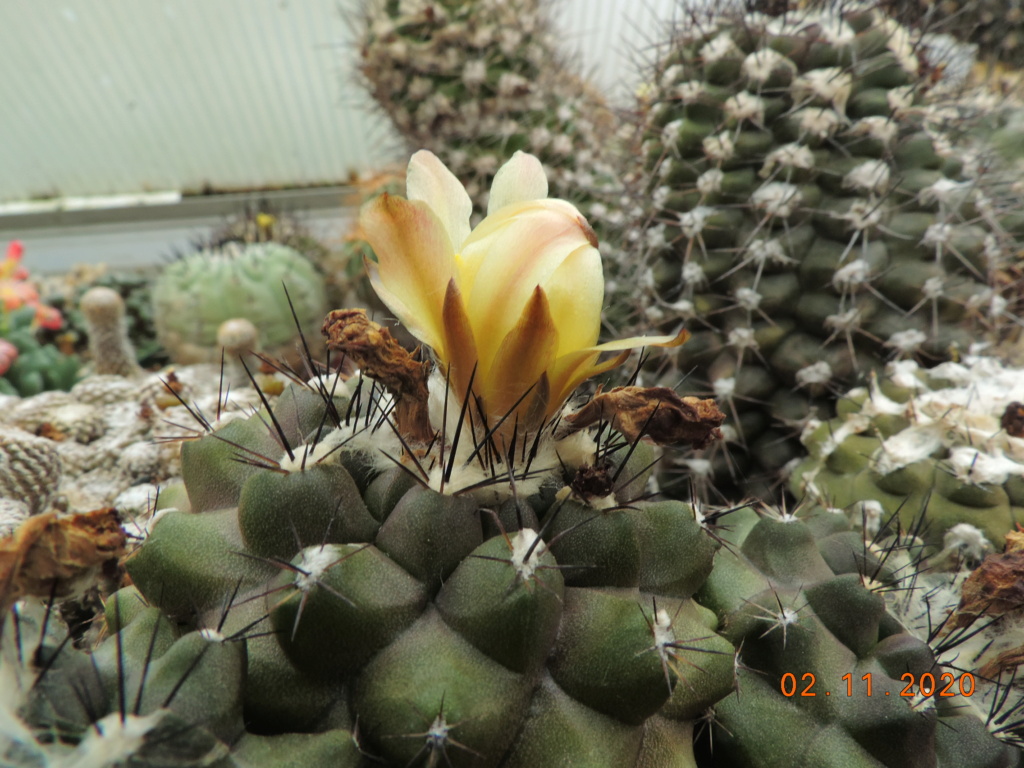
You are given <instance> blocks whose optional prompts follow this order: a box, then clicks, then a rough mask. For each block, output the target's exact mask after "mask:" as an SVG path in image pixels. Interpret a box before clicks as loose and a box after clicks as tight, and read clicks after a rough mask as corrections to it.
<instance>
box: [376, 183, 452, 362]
mask: <svg viewBox="0 0 1024 768" xmlns="http://www.w3.org/2000/svg"><path fill="white" fill-rule="evenodd" d="M359 223H360V226H361V227H362V228H363V230H364V232H365V234H366V240H367V242H368V243H369V244H370V246H371V247H372V248H373V250H374V253H376V254H377V267H376V271H375V273H372V274H371V280H372V281H373V284H374V288H375V289H378V290H377V295H378V296H380V298H381V301H383V302H384V303H385V304H386V305H387V306H388V308H389V309H390V310H391V311H392V312H394V313H395V315H396V316H397V317H398V319H399V320H401V321H402V324H403V325H404V326H405V327H406V328H407V329H408V330H409V332H410V333H412V334H413V335H414V336H415V337H416V338H418V339H419V340H420V341H422V342H423V343H424V344H427V345H428V346H431V347H434V348H437V347H439V346H441V345H442V343H443V340H444V322H443V319H442V317H441V308H442V305H443V303H444V295H445V291H446V290H447V287H448V282H449V281H450V280H451V279H452V277H453V273H454V269H455V256H454V254H453V252H452V245H451V241H450V240H449V239H448V234H447V232H445V229H444V227H443V226H442V225H441V222H440V221H439V220H438V218H437V216H435V215H434V213H433V211H432V210H431V209H430V208H429V207H427V205H426V204H425V203H422V202H412V201H409V200H405V199H404V198H401V197H393V196H391V195H386V194H385V195H381V196H380V197H378V198H376V199H375V200H371V201H370V202H369V203H367V204H366V205H365V206H363V209H362V211H361V212H360V216H359Z"/></svg>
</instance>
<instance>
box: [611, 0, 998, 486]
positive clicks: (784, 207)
mask: <svg viewBox="0 0 1024 768" xmlns="http://www.w3.org/2000/svg"><path fill="white" fill-rule="evenodd" d="M913 45H914V43H913V38H912V36H911V35H910V33H909V32H908V31H907V30H905V29H904V28H902V27H900V26H899V25H898V24H896V23H895V22H893V21H892V20H889V19H886V18H885V17H884V16H882V15H881V14H880V13H879V12H877V11H872V10H856V9H846V8H842V9H834V10H820V11H793V12H791V13H789V14H787V15H785V16H782V17H778V18H774V19H773V18H770V17H767V16H759V15H750V16H730V15H728V14H726V15H725V17H723V18H719V19H717V20H712V21H705V22H699V21H698V22H694V23H693V24H691V25H689V26H688V27H686V28H685V29H681V30H676V31H675V33H674V36H673V37H672V39H671V40H669V41H668V42H667V44H666V46H665V47H664V48H662V49H661V51H662V55H661V56H660V57H659V59H658V61H657V62H656V63H655V65H654V67H653V68H652V70H651V73H650V82H649V84H648V85H647V86H646V87H645V88H644V89H643V90H642V91H641V94H642V99H643V102H642V104H643V108H644V122H643V124H642V126H641V129H642V133H643V138H644V145H643V146H644V152H643V157H644V161H645V163H646V172H645V173H646V176H645V179H646V180H645V186H644V188H643V189H642V194H644V195H645V196H647V197H649V199H650V200H651V201H652V204H653V205H652V209H653V214H652V215H651V216H650V217H649V218H648V219H647V220H646V221H645V222H644V224H643V226H642V227H641V228H640V229H639V230H638V231H637V232H636V233H635V234H636V239H637V240H638V242H640V243H641V244H642V246H643V249H644V252H645V254H646V258H645V259H644V260H642V262H641V264H642V265H641V267H640V271H639V272H638V273H637V274H636V275H635V276H634V278H633V279H632V280H629V281H620V282H619V283H618V285H620V286H621V289H622V291H623V292H625V291H629V292H630V294H631V297H630V298H628V299H627V298H625V296H624V297H623V299H622V300H621V301H620V302H618V303H619V304H621V305H627V304H629V303H632V305H633V306H637V299H636V297H635V286H636V284H637V283H638V282H639V284H640V285H641V286H644V285H646V289H647V292H646V294H645V296H644V298H643V299H642V300H641V301H642V302H643V303H642V304H640V307H641V309H642V312H643V314H644V315H645V317H644V318H643V320H642V321H641V322H647V323H649V322H652V321H653V322H660V323H663V327H666V328H667V327H670V326H673V325H674V324H677V323H678V322H679V321H680V320H686V321H688V325H689V327H690V328H691V330H692V331H693V339H692V340H691V342H690V343H689V344H688V345H687V346H686V347H685V349H684V350H682V351H681V353H680V359H679V363H678V366H679V370H683V371H690V370H691V369H693V368H694V367H695V369H696V370H695V371H694V372H693V375H695V376H696V377H698V379H699V380H703V381H704V382H706V383H707V386H708V387H709V389H710V390H711V391H712V392H714V393H715V394H716V395H718V397H719V398H721V399H724V400H725V401H726V402H727V403H728V405H729V406H730V408H731V411H732V415H733V416H734V417H735V418H734V420H733V423H732V428H733V429H734V430H735V432H734V433H733V435H732V438H733V440H735V441H736V442H737V443H738V444H742V445H744V446H745V447H746V448H747V449H748V450H749V452H750V454H752V456H753V459H754V464H753V466H757V465H760V467H761V469H762V470H764V469H770V470H775V469H778V468H779V467H781V466H782V465H784V464H785V463H786V462H788V461H790V460H791V459H793V458H794V457H795V456H796V455H797V451H798V447H797V446H796V441H795V440H794V439H793V435H794V434H795V426H794V425H795V424H798V423H799V422H800V421H801V420H802V419H804V418H806V417H807V416H808V414H809V413H813V412H815V410H816V409H817V410H818V411H819V412H820V413H821V414H822V415H826V414H827V413H828V412H829V408H830V403H831V401H832V398H834V394H833V393H834V391H836V389H837V388H841V387H843V386H848V385H849V384H850V383H851V382H853V381H855V380H857V379H858V378H860V377H862V376H864V375H866V374H867V372H868V371H870V370H872V369H875V368H877V367H879V366H880V365H881V361H884V360H885V359H891V358H894V357H895V358H914V357H917V356H923V357H928V358H931V359H934V358H936V357H939V358H944V357H946V356H947V355H948V354H949V350H950V349H960V350H966V349H967V348H968V347H969V345H970V344H971V343H972V342H974V341H977V340H978V339H979V338H980V337H982V336H983V335H984V334H985V333H987V332H989V331H992V330H993V329H999V328H1003V327H1005V326H1007V325H1009V323H1008V320H1009V318H1008V317H1007V315H1006V313H1005V312H1004V310H1005V308H1006V302H1005V301H1004V300H1003V299H1002V298H1001V297H1000V296H998V295H996V293H995V291H994V290H993V288H992V287H990V286H993V285H996V284H997V283H996V278H995V275H996V272H997V271H998V269H999V267H1000V265H1002V264H1003V263H1005V262H1008V260H1009V257H1010V255H1011V254H1012V252H1013V246H1012V240H1011V239H1010V238H1009V236H1008V235H1007V233H1006V231H1005V230H1004V228H1003V227H1002V226H1001V225H1000V224H999V223H998V222H997V221H995V220H993V219H992V218H991V217H987V216H986V215H985V213H984V211H982V210H980V209H979V206H981V199H980V197H979V196H978V195H976V190H975V188H974V186H973V183H972V182H971V181H970V180H969V179H966V178H964V177H963V176H961V175H957V173H956V170H955V168H954V167H953V165H954V164H953V163H951V162H950V160H951V159H953V157H955V150H952V156H951V151H950V149H949V142H948V141H947V140H945V139H944V138H942V137H939V136H936V135H934V133H933V129H932V127H931V126H930V125H929V123H928V120H927V119H926V117H925V113H926V112H927V110H926V109H924V108H923V106H922V98H923V97H922V93H923V88H924V83H923V80H922V79H921V77H922V76H921V73H920V71H919V62H918V60H917V57H916V55H915V53H914V48H913ZM982 207H983V206H982ZM654 364H657V361H655V362H653V363H652V365H654ZM660 365H662V366H666V365H668V363H665V362H661V363H660ZM674 375H675V374H674V373H673V376H674ZM723 409H724V410H726V411H727V413H728V412H729V411H728V410H727V409H725V408H724V407H723ZM731 459H732V461H733V462H734V464H733V472H734V475H735V476H739V477H742V476H744V475H745V474H751V468H750V465H749V464H748V463H746V462H747V461H748V459H747V458H745V457H744V456H743V455H742V452H740V453H739V454H737V455H736V456H733V457H731ZM718 469H719V470H720V472H719V479H720V483H719V484H720V485H723V484H724V480H725V477H727V475H726V474H725V471H724V466H722V467H719V468H718ZM755 474H756V473H755Z"/></svg>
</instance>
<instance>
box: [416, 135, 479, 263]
mask: <svg viewBox="0 0 1024 768" xmlns="http://www.w3.org/2000/svg"><path fill="white" fill-rule="evenodd" d="M405 190H406V194H407V195H408V197H409V199H410V200H422V201H423V202H424V203H426V204H427V205H429V206H430V209H431V210H432V211H433V212H434V213H435V214H436V215H437V218H438V220H439V221H440V222H441V224H442V226H444V228H445V230H446V231H447V232H448V239H449V240H451V242H452V249H453V251H454V252H456V253H457V252H458V251H460V250H462V244H463V243H464V242H465V241H466V238H467V237H469V231H470V230H469V217H470V216H471V215H472V213H473V202H472V201H471V200H470V199H469V194H468V193H467V192H466V188H465V187H463V186H462V183H461V182H460V181H459V180H458V179H457V178H455V174H453V173H452V172H451V171H449V170H448V168H447V167H446V166H445V164H444V163H442V162H441V161H440V160H438V159H437V156H436V155H435V154H434V153H433V152H430V151H428V150H425V149H421V150H420V151H419V152H417V153H416V154H414V155H413V156H412V158H411V159H410V160H409V170H408V171H407V172H406V179H405Z"/></svg>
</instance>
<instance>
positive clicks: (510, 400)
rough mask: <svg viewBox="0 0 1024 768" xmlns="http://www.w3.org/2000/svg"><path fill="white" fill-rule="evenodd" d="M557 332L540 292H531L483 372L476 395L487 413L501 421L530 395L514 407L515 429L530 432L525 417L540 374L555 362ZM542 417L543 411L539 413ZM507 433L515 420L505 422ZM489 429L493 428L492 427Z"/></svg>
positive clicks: (534, 398)
mask: <svg viewBox="0 0 1024 768" xmlns="http://www.w3.org/2000/svg"><path fill="white" fill-rule="evenodd" d="M558 336H559V330H558V327H557V326H556V325H555V322H554V320H553V319H552V317H551V309H550V306H549V303H548V298H547V296H546V295H545V294H544V290H543V289H542V288H541V287H540V286H538V287H537V288H535V289H534V291H533V295H532V296H531V297H530V300H529V302H528V303H527V305H526V306H525V307H524V308H523V314H522V315H521V316H520V317H519V321H518V322H517V323H516V324H515V326H514V327H513V328H512V330H511V331H509V332H508V334H507V335H506V336H505V338H504V339H503V340H502V342H501V345H500V346H499V347H498V352H497V354H496V355H495V356H494V363H493V365H492V366H491V367H490V369H489V370H487V371H483V372H482V373H483V376H482V380H481V388H480V390H479V391H480V394H481V395H482V396H483V398H484V402H485V403H486V405H487V412H488V413H490V414H495V415H497V417H498V418H501V417H502V416H504V415H505V414H507V413H509V411H510V410H512V408H513V406H516V401H518V400H519V399H520V398H521V397H523V395H524V394H525V393H526V392H527V391H530V395H528V396H527V397H526V398H525V399H524V400H523V402H522V403H521V404H520V405H519V406H516V410H517V411H518V412H519V413H520V417H519V428H520V429H522V428H523V427H524V426H525V427H527V428H532V427H534V426H536V425H533V424H526V423H524V422H525V419H526V414H527V413H529V412H530V410H531V407H530V406H531V404H533V403H534V402H536V401H537V398H538V396H539V394H541V393H539V392H538V384H539V382H540V380H541V378H542V377H543V376H544V372H545V371H546V370H547V369H548V368H549V367H550V366H551V364H552V363H553V362H554V360H555V356H556V353H557V351H558ZM541 413H543V410H541ZM507 423H508V425H509V429H510V430H511V428H512V425H513V424H514V423H515V417H514V416H510V417H509V419H507ZM491 426H494V425H493V424H492V425H491Z"/></svg>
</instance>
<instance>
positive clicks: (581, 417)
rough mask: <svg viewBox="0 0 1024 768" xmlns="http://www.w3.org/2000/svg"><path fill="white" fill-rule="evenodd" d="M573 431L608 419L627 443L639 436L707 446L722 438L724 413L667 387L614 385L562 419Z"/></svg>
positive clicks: (706, 401) (708, 401)
mask: <svg viewBox="0 0 1024 768" xmlns="http://www.w3.org/2000/svg"><path fill="white" fill-rule="evenodd" d="M563 421H564V422H567V423H568V425H569V427H570V428H571V430H572V431H577V430H580V429H586V428H587V427H589V426H591V425H593V424H596V423H597V422H599V421H608V422H609V423H610V424H611V425H612V427H613V428H614V429H615V430H617V431H618V432H621V433H622V434H623V436H624V437H625V438H626V439H627V440H629V441H630V442H632V441H635V440H638V439H639V438H640V437H642V436H647V437H650V438H651V439H652V440H653V441H654V442H656V443H658V444H660V445H680V444H685V445H690V446H692V447H694V448H698V449H700V448H706V447H708V446H709V445H710V444H711V443H712V442H714V441H715V440H720V439H721V438H722V432H721V430H720V429H719V427H721V426H722V422H724V421H725V414H724V413H722V411H721V410H719V408H718V405H716V404H715V401H714V400H711V399H703V400H702V399H700V398H697V397H679V395H677V394H676V393H675V392H673V391H672V390H671V389H668V388H667V387H616V388H615V389H613V390H611V391H609V392H601V393H598V394H597V395H595V396H594V397H593V398H591V400H590V402H588V403H587V404H586V405H584V406H583V407H582V408H580V409H579V410H578V411H576V412H575V413H571V414H568V415H566V416H565V417H564V418H563Z"/></svg>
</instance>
